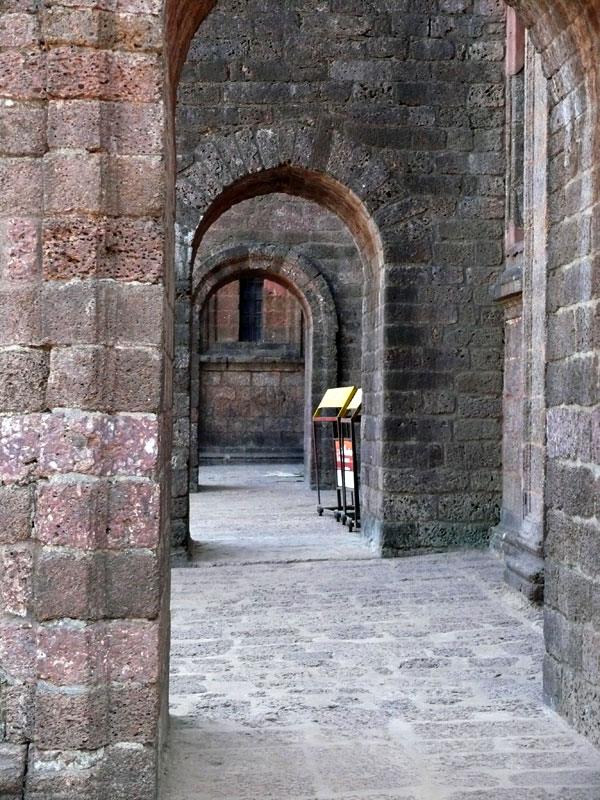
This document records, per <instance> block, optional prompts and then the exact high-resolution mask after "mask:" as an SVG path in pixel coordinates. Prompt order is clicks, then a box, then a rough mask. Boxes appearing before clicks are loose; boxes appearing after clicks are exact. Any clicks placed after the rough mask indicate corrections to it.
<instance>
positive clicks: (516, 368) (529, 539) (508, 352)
mask: <svg viewBox="0 0 600 800" xmlns="http://www.w3.org/2000/svg"><path fill="white" fill-rule="evenodd" d="M511 16H514V12H513V13H512V14H511ZM509 33H510V27H509ZM509 53H510V47H509ZM509 61H510V59H509ZM511 63H512V61H511ZM517 63H518V59H517ZM522 86H523V83H522V82H520V83H519V84H516V83H515V81H514V76H509V97H508V107H509V109H510V113H511V115H514V110H515V108H518V107H519V105H520V103H518V101H516V100H515V98H514V93H515V92H516V91H522ZM524 90H525V105H524V128H523V126H522V124H521V122H520V121H519V120H517V124H516V125H515V124H513V125H512V126H511V127H509V130H511V131H512V138H513V143H512V145H509V149H510V150H516V149H517V146H515V142H514V139H515V138H516V137H518V136H521V135H524V139H523V144H524V158H521V159H519V158H518V157H513V158H510V159H509V164H510V165H511V168H512V171H511V173H510V174H509V181H508V184H509V185H508V191H507V198H508V203H507V205H508V212H509V214H508V218H509V221H510V220H512V221H513V224H512V225H511V224H509V229H508V232H507V234H508V235H507V269H506V271H505V273H504V275H503V277H502V279H501V280H500V282H499V283H498V284H497V286H496V287H495V296H496V299H498V300H503V301H506V300H508V301H509V302H507V303H506V306H505V308H506V326H505V338H506V341H505V378H504V430H503V434H504V436H503V442H504V444H503V463H504V485H503V503H502V514H501V522H500V525H498V526H497V527H496V529H495V531H494V536H493V539H492V546H493V547H494V548H495V549H497V550H498V551H499V552H500V553H501V554H502V555H503V556H504V558H505V559H506V570H505V578H506V580H507V582H508V583H509V584H510V585H512V586H514V587H515V588H516V589H518V590H519V591H520V592H522V593H523V594H525V596H526V597H528V598H529V599H531V600H536V601H540V600H542V598H543V592H544V560H543V550H544V542H543V538H544V537H543V527H544V501H543V494H544V482H545V468H544V460H545V399H544V396H545V387H544V380H545V363H546V348H545V342H546V329H545V326H546V321H545V320H546V238H547V210H546V193H547V192H546V169H547V166H546V165H547V121H548V105H547V82H546V79H545V78H544V75H543V72H542V68H541V61H540V58H539V56H537V55H536V54H535V52H534V50H533V47H532V46H531V44H528V45H527V54H526V66H525V81H524ZM513 123H514V117H513ZM519 164H522V165H523V166H522V167H520V166H519ZM519 169H521V171H522V174H523V177H522V178H519V177H518V175H515V170H517V171H518V170H519ZM519 184H521V185H522V186H523V187H524V191H523V205H524V224H525V238H524V242H518V241H517V238H518V230H519V225H518V223H517V224H515V223H514V215H515V206H516V205H518V204H516V203H515V201H514V197H515V195H516V194H517V193H518V192H517V191H516V190H515V186H517V187H518V186H519ZM515 234H517V236H515Z"/></svg>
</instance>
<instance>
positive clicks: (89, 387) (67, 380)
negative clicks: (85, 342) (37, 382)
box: [48, 345, 114, 411]
mask: <svg viewBox="0 0 600 800" xmlns="http://www.w3.org/2000/svg"><path fill="white" fill-rule="evenodd" d="M112 361H114V358H111V353H110V351H108V350H107V348H104V347H94V346H91V345H89V346H81V347H53V348H52V354H51V358H50V381H49V384H48V405H49V406H50V407H52V408H60V407H63V408H64V407H65V406H70V407H72V408H78V409H94V410H98V411H100V410H104V409H105V408H107V402H106V400H105V395H106V394H107V389H108V387H107V386H106V385H105V381H104V378H105V377H106V376H107V375H111V374H112V371H111V369H112V363H111V362H112Z"/></svg>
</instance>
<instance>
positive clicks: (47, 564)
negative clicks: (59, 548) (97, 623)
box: [34, 552, 104, 621]
mask: <svg viewBox="0 0 600 800" xmlns="http://www.w3.org/2000/svg"><path fill="white" fill-rule="evenodd" d="M103 576H104V562H103V559H102V558H101V557H100V556H96V557H94V556H92V555H72V554H66V553H61V552H57V553H53V552H43V553H42V554H41V555H40V556H39V558H38V561H37V564H36V571H35V583H34V587H35V594H34V599H35V610H36V616H37V618H38V619H39V620H42V621H44V620H51V619H62V618H64V617H71V618H72V619H82V620H86V619H99V618H100V617H101V616H102V613H103V597H102V593H103V585H104V577H103Z"/></svg>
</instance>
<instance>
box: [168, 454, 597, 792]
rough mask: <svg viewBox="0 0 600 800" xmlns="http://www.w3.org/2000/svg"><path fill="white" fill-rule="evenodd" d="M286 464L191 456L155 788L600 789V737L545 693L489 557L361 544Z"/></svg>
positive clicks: (518, 610) (534, 650)
mask: <svg viewBox="0 0 600 800" xmlns="http://www.w3.org/2000/svg"><path fill="white" fill-rule="evenodd" d="M296 469H297V467H295V466H291V467H290V466H286V465H277V466H276V467H272V466H267V467H265V466H260V467H257V468H244V467H235V468H234V467H232V468H225V469H222V470H219V471H217V470H216V469H214V468H211V470H210V472H209V473H208V475H205V474H203V475H201V484H203V485H204V487H205V491H203V493H202V494H198V495H196V496H194V497H193V498H192V509H193V516H194V527H193V532H194V537H195V538H196V539H197V541H198V542H200V543H201V544H199V545H198V546H197V551H196V559H195V562H194V564H193V567H192V568H187V569H185V568H184V569H176V570H174V573H173V641H172V667H171V714H172V728H171V739H170V747H169V750H168V753H167V758H166V766H167V773H166V776H165V780H164V786H163V795H162V797H163V800H267V799H272V800H300V799H302V800H488V799H489V800H550V798H553V799H555V800H559V799H560V800H600V753H599V752H598V751H597V750H595V749H594V748H593V747H592V746H591V745H589V744H588V743H587V742H586V741H585V740H584V739H582V738H581V737H579V736H577V735H576V734H575V733H573V732H572V731H571V730H570V729H569V728H568V726H567V725H566V724H565V723H564V722H563V721H562V720H561V719H559V718H558V717H557V716H556V715H554V714H553V713H552V712H551V711H549V710H548V709H547V708H546V707H545V706H544V705H543V703H542V698H541V692H540V686H541V675H540V666H541V661H542V652H543V644H542V634H541V626H540V621H539V618H538V616H537V614H535V613H533V612H532V611H531V610H529V609H528V607H526V606H524V605H522V604H521V603H520V602H518V600H517V598H515V597H514V596H513V595H511V594H507V593H506V592H505V590H504V588H503V586H502V582H501V569H500V566H499V564H498V563H497V561H496V560H495V559H494V558H493V557H491V556H490V555H489V554H487V553H482V552H468V553H451V554H445V555H432V556H421V557H415V558H410V559H400V560H393V561H382V560H378V559H374V558H373V557H372V554H371V553H370V552H369V550H368V549H367V548H366V546H365V545H363V543H362V542H361V540H360V538H359V537H358V536H357V535H356V534H350V533H349V532H348V531H347V529H345V528H343V527H342V526H340V525H339V524H337V523H336V522H335V521H334V520H333V519H332V518H331V517H322V518H319V517H317V515H316V513H315V510H314V509H315V498H314V494H312V493H310V492H308V491H307V490H306V489H305V487H304V485H303V484H302V483H299V482H297V479H296V478H294V477H293V473H294V472H295V471H296ZM268 472H270V473H276V474H272V475H269V476H267V475H266V474H265V473H268ZM277 473H279V474H277ZM289 473H292V475H290V474H289Z"/></svg>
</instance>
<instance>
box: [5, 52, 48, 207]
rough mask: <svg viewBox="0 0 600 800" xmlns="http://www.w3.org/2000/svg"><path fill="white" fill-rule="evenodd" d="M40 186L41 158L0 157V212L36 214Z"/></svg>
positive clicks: (40, 201) (39, 202)
mask: <svg viewBox="0 0 600 800" xmlns="http://www.w3.org/2000/svg"><path fill="white" fill-rule="evenodd" d="M1 57H2V54H1V53H0V58H1ZM41 186H42V164H41V159H39V158H25V157H23V158H0V214H3V215H10V216H11V217H12V216H19V215H25V216H27V215H29V214H37V213H38V212H39V211H41V208H42V197H43V193H42V191H41Z"/></svg>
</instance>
